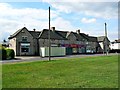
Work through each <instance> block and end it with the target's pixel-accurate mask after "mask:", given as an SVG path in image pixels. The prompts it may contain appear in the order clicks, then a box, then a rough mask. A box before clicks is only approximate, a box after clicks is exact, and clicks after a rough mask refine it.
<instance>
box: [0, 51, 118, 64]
mask: <svg viewBox="0 0 120 90" xmlns="http://www.w3.org/2000/svg"><path fill="white" fill-rule="evenodd" d="M109 55H118V54H117V53H111V54H109ZM94 56H105V54H81V55H66V56H64V57H51V60H59V59H61V58H77V57H79V58H82V57H94ZM32 61H48V57H44V58H42V57H40V56H16V57H15V59H14V60H3V61H0V63H1V62H2V64H6V63H16V62H32Z"/></svg>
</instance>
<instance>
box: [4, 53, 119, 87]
mask: <svg viewBox="0 0 120 90" xmlns="http://www.w3.org/2000/svg"><path fill="white" fill-rule="evenodd" d="M2 70H3V71H2V75H3V77H2V80H3V82H2V85H3V88H118V56H117V55H113V56H98V57H87V58H71V59H61V60H53V61H36V62H26V63H16V64H4V65H3V66H2Z"/></svg>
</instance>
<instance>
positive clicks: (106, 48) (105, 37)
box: [105, 23, 108, 55]
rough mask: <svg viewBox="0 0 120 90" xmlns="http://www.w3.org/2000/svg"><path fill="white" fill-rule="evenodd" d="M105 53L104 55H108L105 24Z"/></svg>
mask: <svg viewBox="0 0 120 90" xmlns="http://www.w3.org/2000/svg"><path fill="white" fill-rule="evenodd" d="M105 52H106V55H107V54H108V47H107V24H106V23H105Z"/></svg>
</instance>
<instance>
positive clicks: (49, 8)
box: [48, 7, 51, 61]
mask: <svg viewBox="0 0 120 90" xmlns="http://www.w3.org/2000/svg"><path fill="white" fill-rule="evenodd" d="M48 39H49V61H50V60H51V42H50V7H49V34H48Z"/></svg>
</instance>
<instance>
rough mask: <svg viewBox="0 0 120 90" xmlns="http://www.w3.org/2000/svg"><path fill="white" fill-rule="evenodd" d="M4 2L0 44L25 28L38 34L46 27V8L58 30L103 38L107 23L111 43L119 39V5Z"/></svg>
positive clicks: (0, 12) (0, 10)
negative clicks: (37, 31) (79, 31)
mask: <svg viewBox="0 0 120 90" xmlns="http://www.w3.org/2000/svg"><path fill="white" fill-rule="evenodd" d="M5 1H6V0H4V2H1V3H0V30H1V31H0V41H2V40H3V39H7V38H8V37H9V36H10V35H11V34H13V33H14V32H15V31H17V30H18V29H21V28H22V27H24V26H25V27H27V28H28V29H29V30H33V29H34V28H35V29H36V30H39V31H41V30H42V29H44V28H48V8H49V6H50V7H51V26H54V27H56V29H57V30H61V31H73V32H76V30H77V29H80V30H81V33H86V34H89V35H91V36H104V23H105V22H106V23H107V31H108V38H109V39H110V41H113V40H115V39H118V2H80V0H75V1H74V2H72V1H66V0H62V1H59V2H56V1H54V2H52V0H41V1H38V0H37V1H36V2H27V1H26V2H14V0H13V2H7V1H6V2H5ZM87 1H88V0H87ZM92 1H93V0H92ZM94 1H95V0H94ZM97 1H98V0H97ZM106 1H107V0H106ZM111 1H112V0H111ZM115 1H117V0H115Z"/></svg>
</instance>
